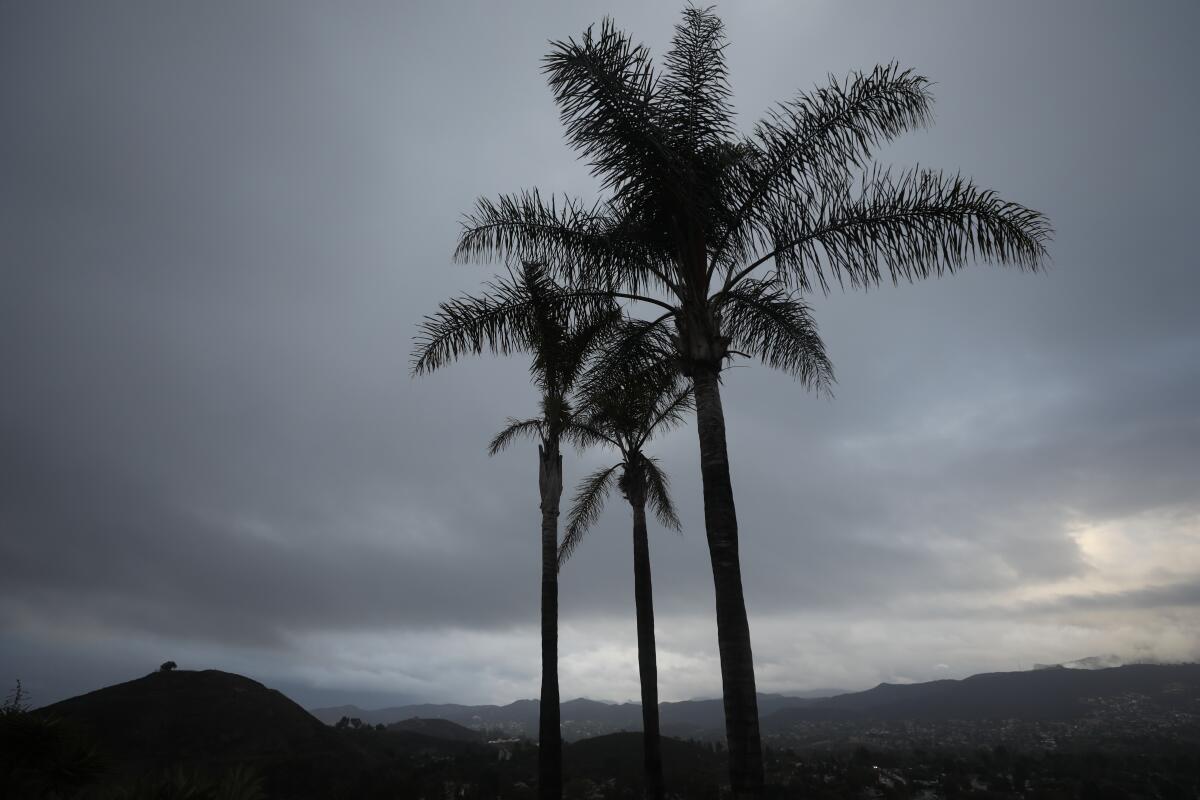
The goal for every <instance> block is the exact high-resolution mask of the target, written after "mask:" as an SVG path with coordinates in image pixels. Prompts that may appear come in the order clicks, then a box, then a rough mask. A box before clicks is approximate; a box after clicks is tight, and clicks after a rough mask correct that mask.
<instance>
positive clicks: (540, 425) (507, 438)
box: [488, 417, 546, 456]
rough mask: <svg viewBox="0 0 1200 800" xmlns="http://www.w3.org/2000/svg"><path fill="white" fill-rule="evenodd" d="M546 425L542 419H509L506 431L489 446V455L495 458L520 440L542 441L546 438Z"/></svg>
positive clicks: (500, 433)
mask: <svg viewBox="0 0 1200 800" xmlns="http://www.w3.org/2000/svg"><path fill="white" fill-rule="evenodd" d="M545 433H546V424H545V422H544V421H543V420H540V419H514V418H513V417H509V418H508V420H507V421H506V422H505V425H504V429H503V430H502V431H500V432H499V433H497V434H496V435H495V436H494V437H493V438H492V441H491V442H490V443H489V444H488V455H489V456H494V455H496V454H497V453H499V452H500V451H501V450H504V449H505V448H506V447H508V446H509V445H510V444H512V443H513V442H514V441H516V440H517V439H520V438H523V437H524V438H529V439H534V440H536V441H541V440H543V439H544V438H545Z"/></svg>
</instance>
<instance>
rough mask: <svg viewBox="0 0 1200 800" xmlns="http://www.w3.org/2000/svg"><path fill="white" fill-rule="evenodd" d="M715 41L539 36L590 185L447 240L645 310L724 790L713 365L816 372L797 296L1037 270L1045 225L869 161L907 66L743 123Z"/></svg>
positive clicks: (724, 460) (725, 554)
mask: <svg viewBox="0 0 1200 800" xmlns="http://www.w3.org/2000/svg"><path fill="white" fill-rule="evenodd" d="M725 47H726V41H725V37H724V31H723V27H722V24H721V21H720V19H718V18H717V17H716V16H715V15H714V14H712V12H711V10H702V9H696V8H689V9H687V10H685V11H684V12H683V21H682V22H681V23H680V24H679V25H678V26H677V27H676V31H675V35H674V38H673V40H672V44H671V48H670V50H669V51H668V53H667V55H666V69H665V70H664V71H663V72H661V73H660V72H658V71H656V69H655V68H654V66H653V64H652V63H651V58H650V54H649V51H648V50H647V49H646V48H645V47H644V46H642V45H636V44H634V43H633V42H632V40H631V39H630V38H629V36H628V35H626V34H625V33H623V32H621V31H619V30H618V29H617V28H616V27H615V26H614V25H613V24H612V22H610V21H608V20H605V21H604V22H603V23H602V24H601V25H600V27H599V30H596V29H594V28H589V29H588V30H587V31H585V32H584V34H583V35H582V36H581V37H580V38H579V39H578V40H576V39H567V40H565V41H560V42H556V43H554V44H553V45H552V50H551V52H550V54H549V55H548V56H546V59H545V63H544V70H545V73H546V75H547V77H548V79H549V83H550V88H551V90H552V91H553V93H554V98H555V100H556V102H557V103H558V107H559V110H560V113H561V118H562V122H563V124H564V126H565V129H566V135H567V139H568V141H569V142H570V144H571V145H572V146H573V147H574V148H575V149H576V150H578V151H579V152H580V154H581V155H582V157H584V158H586V159H587V160H588V162H589V164H590V165H591V167H592V171H593V174H595V175H596V176H597V177H599V178H600V179H601V180H602V183H603V188H604V190H606V191H607V192H608V193H609V196H608V197H607V198H606V199H604V200H603V201H600V202H597V203H594V204H589V203H584V202H582V201H579V200H575V199H571V198H566V199H561V200H545V199H543V198H542V196H541V195H539V194H538V193H537V192H536V191H528V192H524V193H520V194H515V195H509V196H504V197H501V198H500V199H499V200H498V201H492V200H486V199H485V200H481V201H480V202H479V203H478V205H477V207H476V210H475V212H474V213H473V214H472V215H471V216H470V217H469V218H468V220H467V227H466V230H465V231H464V233H463V235H462V237H461V239H460V242H459V247H458V250H457V255H458V257H459V258H462V259H465V258H475V257H494V256H500V257H504V258H508V257H514V256H516V257H519V258H524V259H532V260H536V261H539V262H541V263H544V264H546V265H547V268H548V269H550V270H551V271H552V273H553V274H555V275H556V276H558V277H559V278H560V279H562V280H564V282H566V283H569V284H571V285H573V286H575V287H576V290H577V291H579V292H580V293H581V296H582V295H583V294H586V293H588V292H607V293H609V295H610V296H613V297H616V298H622V299H625V300H628V301H630V302H632V303H638V304H642V305H643V307H648V308H650V309H653V310H655V311H656V312H657V313H659V316H658V317H656V318H649V315H647V317H648V319H647V320H646V322H645V324H644V325H643V326H642V331H643V333H644V334H645V335H662V334H663V329H669V333H670V335H672V336H673V338H674V342H675V348H676V354H677V358H678V361H679V366H680V368H681V370H682V371H683V372H684V373H685V374H686V375H688V376H690V377H691V379H692V382H693V387H694V398H695V403H696V427H697V432H698V435H699V439H700V471H701V476H702V479H703V487H704V519H705V528H706V533H707V538H708V546H709V555H710V559H711V562H712V569H713V583H714V588H715V595H716V609H717V631H718V641H719V647H720V656H721V679H722V685H723V689H724V692H723V694H724V700H725V725H726V735H727V740H728V747H729V769H730V782H731V784H732V788H733V791H734V794H735V796H739V797H740V796H759V795H761V793H762V755H761V743H760V738H759V732H758V708H757V700H756V696H755V683H754V667H753V656H752V651H751V647H750V632H749V625H748V623H747V619H746V610H745V602H744V599H743V591H742V578H741V566H740V560H739V554H738V528H737V515H736V512H735V508H734V502H733V489H732V484H731V482H730V475H729V457H728V451H727V445H726V438H725V418H724V411H723V407H722V403H721V394H720V381H719V379H720V375H721V370H722V367H723V365H724V363H725V361H726V360H727V359H728V358H729V357H730V356H732V355H735V354H737V353H744V354H750V355H754V356H757V357H758V358H760V359H761V360H762V361H763V362H765V363H766V364H767V365H769V366H773V367H776V368H780V369H783V370H786V371H789V372H792V373H793V374H795V375H797V376H798V377H799V379H800V380H801V381H802V382H803V383H805V384H808V385H812V386H823V385H826V384H827V383H828V382H829V380H830V379H831V375H830V372H829V363H828V361H827V360H826V359H825V358H824V353H823V352H822V351H821V350H820V348H819V344H820V343H819V340H817V339H816V336H815V331H814V329H813V326H812V325H811V319H810V317H809V316H808V311H807V309H806V308H805V306H804V305H803V304H802V303H801V302H800V299H799V295H798V293H800V292H807V291H811V290H813V289H815V288H820V289H821V290H824V291H828V289H829V288H830V286H831V284H832V283H834V282H836V283H837V284H839V285H842V286H844V285H849V286H851V287H870V286H875V285H878V284H879V283H881V282H883V281H891V282H893V283H897V282H899V281H902V280H904V281H915V280H918V279H923V278H928V277H933V276H939V275H942V274H944V273H951V272H954V271H956V270H958V269H961V268H963V267H965V266H967V265H968V264H970V263H972V262H974V261H976V260H991V261H996V262H999V263H1003V264H1010V265H1013V266H1016V267H1018V268H1020V269H1027V270H1037V269H1039V268H1040V267H1041V265H1042V264H1043V263H1044V259H1045V256H1046V243H1047V242H1048V240H1049V237H1050V228H1049V225H1048V223H1047V221H1046V219H1045V217H1043V216H1042V215H1041V214H1040V213H1038V212H1036V211H1033V210H1031V209H1028V208H1025V207H1023V206H1020V205H1018V204H1016V203H1012V202H1008V201H1006V200H1003V199H1002V198H1000V197H999V196H998V195H997V194H996V193H995V192H993V191H990V190H986V189H980V188H978V187H977V186H976V185H975V184H974V183H973V182H971V181H970V180H968V179H965V178H962V177H960V176H957V175H946V174H943V173H941V172H938V171H936V170H929V169H919V168H917V169H905V170H898V171H897V170H892V169H889V168H883V167H878V166H874V165H873V156H874V152H875V150H876V149H877V147H878V146H880V145H881V144H882V143H884V142H886V141H887V140H890V139H892V138H894V137H895V136H897V135H899V134H900V133H903V132H904V131H906V130H909V129H912V128H914V127H920V126H922V125H924V124H925V123H927V122H928V121H929V119H930V108H931V103H932V97H931V95H930V92H929V82H928V81H927V80H926V79H925V78H923V77H921V76H919V75H916V74H914V73H912V72H910V71H906V70H901V69H899V68H898V67H896V66H895V65H890V66H885V67H877V68H876V69H874V70H872V71H871V72H869V73H865V74H863V73H855V74H853V75H851V76H850V78H849V79H848V80H846V81H845V82H839V81H836V80H834V81H831V82H830V83H829V85H827V86H825V87H823V88H819V89H817V90H815V91H814V92H810V93H801V94H799V95H797V96H796V97H795V99H793V100H791V101H789V102H787V103H783V104H780V105H778V106H776V107H775V108H774V109H772V110H771V111H770V112H769V113H768V114H767V116H766V117H765V119H763V120H762V121H761V122H760V123H758V125H756V126H755V128H754V131H753V133H752V134H751V135H749V136H746V135H741V134H739V133H738V132H737V131H736V130H735V128H734V124H733V109H732V105H731V102H730V97H731V90H730V87H729V83H728V76H727V71H726V65H725V56H724V53H725ZM618 357H619V355H614V358H618Z"/></svg>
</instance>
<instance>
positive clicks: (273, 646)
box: [0, 0, 1200, 706]
mask: <svg viewBox="0 0 1200 800" xmlns="http://www.w3.org/2000/svg"><path fill="white" fill-rule="evenodd" d="M646 5H648V4H642V3H634V2H605V3H588V4H584V3H572V4H566V3H558V2H544V3H531V2H513V3H487V2H471V3H468V2H453V3H436V4H435V3H425V4H417V3H410V4H401V3H380V4H370V3H340V4H337V7H336V9H335V8H334V6H333V5H330V4H324V3H322V4H318V3H291V2H287V3H285V2H257V3H235V2H215V3H214V2H204V3H201V2H193V3H189V4H183V3H167V4H163V3H150V2H147V3H141V4H138V3H126V2H107V3H59V2H32V1H30V2H24V3H18V2H4V3H2V4H0V109H2V115H0V681H2V682H3V683H4V686H3V687H0V688H3V689H4V690H5V691H7V690H8V689H9V688H10V687H11V686H12V684H13V682H14V681H15V680H16V679H17V678H20V679H21V680H22V681H23V683H24V685H25V687H26V689H27V690H29V691H30V692H31V694H32V696H33V701H34V703H35V704H42V703H48V702H52V701H54V700H57V699H60V698H63V697H66V696H69V695H72V694H75V693H79V692H82V691H89V690H91V689H94V688H97V687H99V686H101V685H105V684H107V683H112V682H116V681H120V680H128V679H130V678H133V677H137V676H139V675H142V674H145V673H146V672H148V671H151V670H152V669H154V668H155V667H156V666H157V665H158V664H159V663H160V662H162V661H165V660H167V659H174V660H175V661H177V662H178V663H179V665H180V666H181V667H183V668H196V669H200V668H218V669H225V670H230V671H235V672H241V673H244V674H247V675H250V676H252V677H255V678H257V679H259V680H262V681H264V682H266V683H267V684H268V685H271V686H274V687H278V688H281V689H283V690H285V691H287V692H288V693H289V694H291V695H292V696H293V697H295V698H296V699H297V700H299V701H300V702H301V703H304V704H306V705H310V706H311V705H320V704H331V703H334V702H340V701H354V702H359V703H360V704H364V705H376V706H377V705H383V704H387V703H396V702H405V701H426V700H429V701H460V702H509V701H512V700H515V699H518V698H522V697H536V696H537V689H538V674H539V655H538V644H537V622H538V599H539V594H538V592H539V586H538V572H539V568H540V552H539V544H538V525H539V519H538V508H537V502H538V500H537V486H536V477H535V476H536V452H535V451H534V450H533V449H532V446H527V447H516V448H513V449H512V450H511V451H510V452H507V453H505V454H503V455H501V456H497V457H495V458H488V457H487V455H486V453H485V445H486V442H487V440H488V439H489V438H490V436H491V434H492V433H494V432H495V431H496V430H497V429H498V428H499V427H500V426H501V425H502V424H503V422H504V419H505V418H506V417H508V416H510V415H517V416H520V415H528V414H530V413H532V412H533V411H534V410H535V402H536V398H535V395H534V393H533V390H532V389H531V387H530V386H529V385H528V382H527V373H526V369H525V364H524V363H523V362H522V360H520V359H513V360H507V361H503V360H495V359H479V360H473V361H471V360H469V361H466V362H463V363H461V364H458V365H455V366H452V367H450V368H448V369H446V370H445V371H443V372H441V373H438V374H435V375H434V376H432V377H428V378H422V379H419V380H417V379H412V378H410V377H409V374H408V354H409V351H410V348H411V342H412V337H413V334H414V332H415V329H416V324H417V322H418V320H419V319H420V317H421V315H423V314H425V313H428V312H430V311H431V310H433V309H434V308H435V306H436V304H437V303H438V302H439V301H440V300H442V299H444V298H446V297H448V296H449V295H451V294H453V293H457V292H462V291H468V290H475V289H477V288H478V287H479V286H480V284H481V283H482V282H483V281H484V280H486V279H487V278H489V277H490V276H491V274H492V273H493V271H494V269H495V267H491V266H486V265H483V266H479V265H469V266H464V265H454V264H452V263H451V261H450V254H451V252H452V250H453V247H454V244H455V240H456V236H457V233H458V230H459V224H460V219H461V215H462V214H463V213H464V212H466V211H467V210H469V209H470V207H471V205H472V203H473V201H474V200H475V198H476V197H478V196H480V195H487V196H493V195H495V194H497V193H499V192H506V191H513V190H518V189H522V188H529V187H538V188H540V189H541V190H542V191H543V192H568V193H571V194H574V195H578V196H582V197H585V198H588V199H592V198H594V197H596V193H597V191H598V186H597V183H596V182H595V181H594V180H593V179H592V178H591V177H590V176H589V175H588V171H587V168H586V165H584V164H582V163H580V162H579V161H578V159H577V158H576V157H575V155H574V154H573V153H572V152H571V151H570V150H569V149H568V148H567V147H566V145H565V143H564V140H563V137H562V132H561V127H560V124H559V122H558V118H557V112H556V109H555V107H554V105H553V102H552V99H551V95H550V92H549V90H548V89H547V88H546V86H545V83H544V80H543V77H542V75H541V74H540V72H539V59H540V58H541V57H542V56H543V55H544V54H545V53H546V51H547V49H548V47H547V41H548V40H550V39H558V38H564V37H567V36H571V35H578V33H579V32H580V31H581V30H582V29H583V28H585V27H586V26H587V25H588V24H590V23H592V22H597V21H599V20H600V18H601V17H603V16H604V15H605V14H610V15H612V16H613V17H615V19H616V20H617V22H618V24H619V25H621V26H622V27H623V28H625V29H626V30H629V31H631V32H632V33H633V34H634V36H635V37H636V38H637V39H640V40H642V41H644V42H646V43H647V44H648V45H649V46H650V47H651V48H652V49H653V50H654V52H655V53H659V54H661V53H662V52H663V51H664V50H665V49H666V44H667V42H668V40H669V37H670V35H671V32H672V26H673V24H674V23H675V21H676V20H677V18H678V13H679V7H678V5H677V4H672V3H661V4H655V5H653V6H652V7H646ZM1198 9H1200V7H1198V6H1197V5H1196V4H1194V3H1192V2H1187V1H1182V2H1177V3H1168V2H1161V3H1154V4H1132V3H1096V2H1087V3H1082V2H1078V3H1071V2H1055V3H1044V2H1032V1H1031V2H1009V3H982V2H980V3H974V2H971V3H950V2H940V3H903V4H901V3H882V2H881V3H872V4H867V3H847V2H840V0H839V2H833V1H832V0H830V2H807V3H799V2H796V3H792V2H773V3H772V2H756V3H727V4H725V5H723V6H721V7H719V9H718V10H719V12H720V13H721V15H722V16H723V18H724V19H725V21H726V24H727V28H728V35H729V39H730V41H731V44H730V47H729V49H728V51H727V53H728V60H729V64H730V71H731V78H732V83H733V89H734V101H735V103H736V106H737V109H738V113H739V124H740V125H741V127H742V128H743V130H748V129H749V128H750V126H751V125H752V124H753V122H754V121H755V120H756V119H757V118H758V117H759V116H760V115H761V114H762V113H763V112H764V111H765V110H766V109H768V108H769V107H770V105H771V104H772V103H773V102H776V101H781V100H786V99H788V98H790V97H792V96H793V95H794V93H795V92H796V91H798V90H801V89H811V88H813V87H814V86H816V85H819V84H821V83H823V82H824V81H825V76H826V75H827V74H828V73H833V74H835V75H839V76H844V75H845V74H846V73H847V72H849V71H851V70H853V69H870V68H871V67H873V66H874V65H875V64H877V63H881V62H887V61H891V60H897V61H899V63H900V64H901V65H903V66H905V67H912V68H913V69H915V70H917V71H918V72H920V73H922V74H924V75H926V76H928V77H929V78H930V79H931V80H933V81H934V82H935V84H934V93H935V96H936V106H935V124H934V125H933V126H932V127H931V128H930V129H928V130H925V131H920V132H917V133H914V134H911V135H909V136H907V137H906V138H904V139H902V140H901V141H899V142H897V143H896V144H895V145H894V146H892V147H890V148H888V149H887V150H885V151H884V152H883V153H882V155H881V158H880V161H881V162H883V163H892V164H898V165H909V164H913V163H920V164H921V165H923V166H935V167H941V168H944V169H947V170H950V171H962V172H963V173H964V174H967V175H970V176H973V177H974V178H975V179H976V180H977V181H978V182H979V183H980V184H982V185H985V186H989V187H992V188H995V189H997V190H998V191H1000V192H1001V193H1002V194H1003V195H1004V196H1005V197H1007V198H1010V199H1013V200H1016V201H1018V202H1021V203H1023V204H1025V205H1028V206H1031V207H1033V208H1036V209H1039V210H1041V211H1043V212H1045V213H1046V214H1047V215H1048V216H1049V218H1050V220H1051V223H1052V224H1053V226H1054V227H1055V229H1056V236H1055V239H1054V242H1053V244H1052V246H1051V253H1052V268H1051V270H1050V272H1049V273H1048V274H1045V275H1028V274H1020V273H1018V272H1015V271H1011V270H1007V269H1004V268H999V267H990V266H980V267H975V268H972V269H970V270H968V271H967V272H966V273H964V274H961V275H957V276H954V277H950V278H945V279H941V280H937V281H931V282H927V283H923V284H918V285H912V286H901V287H899V288H892V287H890V286H888V287H883V288H880V289H878V290H876V291H872V292H869V293H861V292H847V293H840V292H837V293H834V294H831V295H829V296H815V297H812V298H810V299H811V304H812V305H813V307H814V309H815V314H816V316H817V319H818V321H819V323H820V325H821V332H822V334H823V336H824V339H825V342H826V345H827V348H828V351H829V354H830V356H831V357H832V359H833V361H834V364H835V367H836V371H837V378H838V383H837V386H836V394H835V397H833V398H832V399H828V398H822V397H817V396H814V395H811V394H808V393H806V392H805V391H804V390H803V389H802V388H801V387H800V386H798V385H797V384H796V383H794V382H793V381H792V380H791V379H790V378H788V377H787V376H785V375H781V374H778V373H772V372H770V371H768V370H767V369H766V368H764V367H762V366H760V365H757V364H747V365H746V366H745V368H739V369H735V370H732V371H730V372H729V373H727V376H726V384H725V385H726V389H725V408H726V414H727V417H726V421H727V425H728V432H729V444H730V455H731V460H732V468H733V483H734V491H735V496H736V499H737V504H738V511H739V522H740V527H741V537H742V538H741V542H742V565H743V578H744V581H745V585H746V598H747V606H748V609H749V614H750V623H751V632H752V636H753V642H754V652H755V659H756V667H757V674H758V681H759V687H760V690H765V691H782V692H787V691H790V690H791V691H795V690H802V689H813V688H819V687H842V688H847V689H857V688H865V687H868V686H871V685H874V684H876V683H878V682H880V681H893V682H896V681H917V680H928V679H933V678H940V677H962V676H966V675H969V674H972V673H975V672H981V671H991V670H1012V669H1018V668H1029V667H1030V666H1031V665H1032V664H1033V663H1034V662H1057V661H1062V660H1069V659H1074V658H1079V657H1082V656H1089V655H1097V654H1109V653H1114V654H1117V655H1120V656H1123V657H1125V658H1129V659H1146V658H1157V659H1188V658H1191V659H1195V658H1197V657H1200V491H1197V489H1198V487H1200V313H1198V312H1197V297H1198V296H1200V272H1198V270H1197V257H1196V255H1195V249H1194V240H1193V239H1192V235H1193V234H1194V233H1195V228H1196V218H1197V205H1198V204H1197V202H1196V199H1195V197H1196V194H1195V192H1196V186H1197V185H1198V183H1200V170H1198V168H1197V158H1196V147H1195V142H1196V135H1197V125H1198V123H1200V100H1198V98H1200V94H1198V93H1197V92H1196V89H1195V77H1196V75H1197V74H1200V63H1198V61H1200V59H1198V57H1197V55H1196V49H1195V47H1194V44H1195V42H1194V34H1195V31H1196V30H1197V28H1198V25H1200V12H1198ZM653 450H654V452H655V453H656V454H657V455H659V456H660V457H661V458H662V460H663V462H664V465H665V466H666V467H667V468H668V469H669V471H670V473H671V474H672V476H673V478H674V487H675V491H676V496H677V500H678V503H679V505H680V507H681V510H682V516H683V520H684V532H683V534H682V535H681V536H676V535H674V534H669V533H667V532H664V531H661V530H659V529H657V528H652V531H651V549H652V558H653V566H654V570H655V572H654V588H655V602H656V605H657V608H656V612H657V619H658V647H659V675H660V685H661V689H660V691H661V696H662V697H663V699H665V700H679V699H685V698H690V697H698V696H715V695H717V694H719V691H720V677H719V669H718V662H717V655H716V628H715V621H714V615H713V594H712V579H711V572H710V570H709V566H708V556H707V549H706V546H705V543H704V531H703V524H702V514H701V510H702V509H701V497H700V489H699V469H698V461H697V455H698V453H697V451H698V447H697V442H696V435H695V431H694V427H690V426H689V427H685V428H684V429H682V430H680V431H678V432H676V433H675V434H672V435H671V436H670V437H668V438H666V439H664V440H662V441H661V442H659V443H656V444H655V445H654V448H653ZM606 459H611V456H609V455H607V454H604V453H588V454H585V455H583V456H578V455H575V454H569V455H568V456H567V458H566V459H565V460H566V472H567V480H568V481H569V482H572V483H573V482H574V481H575V480H577V479H578V478H579V477H580V476H582V475H583V474H584V473H585V472H586V471H588V470H590V469H594V468H595V467H596V466H599V465H602V464H604V463H606ZM618 500H619V498H618ZM629 529H630V521H629V514H628V511H627V509H625V508H623V507H622V506H621V504H620V503H619V502H613V503H612V504H611V505H610V507H609V508H608V510H607V511H606V512H605V515H604V517H603V519H602V521H601V524H600V525H599V526H598V527H597V528H596V529H595V530H594V531H593V532H592V533H591V534H589V538H588V540H586V541H585V542H584V544H583V546H582V547H581V549H580V550H579V552H578V554H577V556H576V558H575V559H574V560H573V561H572V562H570V563H569V564H568V565H567V566H566V568H565V569H564V571H563V574H562V583H561V597H562V619H561V632H562V641H561V648H560V652H561V666H560V672H561V681H562V691H563V696H564V697H575V696H580V695H582V696H588V697H594V698H599V699H610V700H626V699H630V698H636V697H637V696H638V688H637V669H636V661H635V649H634V648H635V631H634V620H633V599H632V580H633V579H632V547H631V543H630V535H629Z"/></svg>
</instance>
